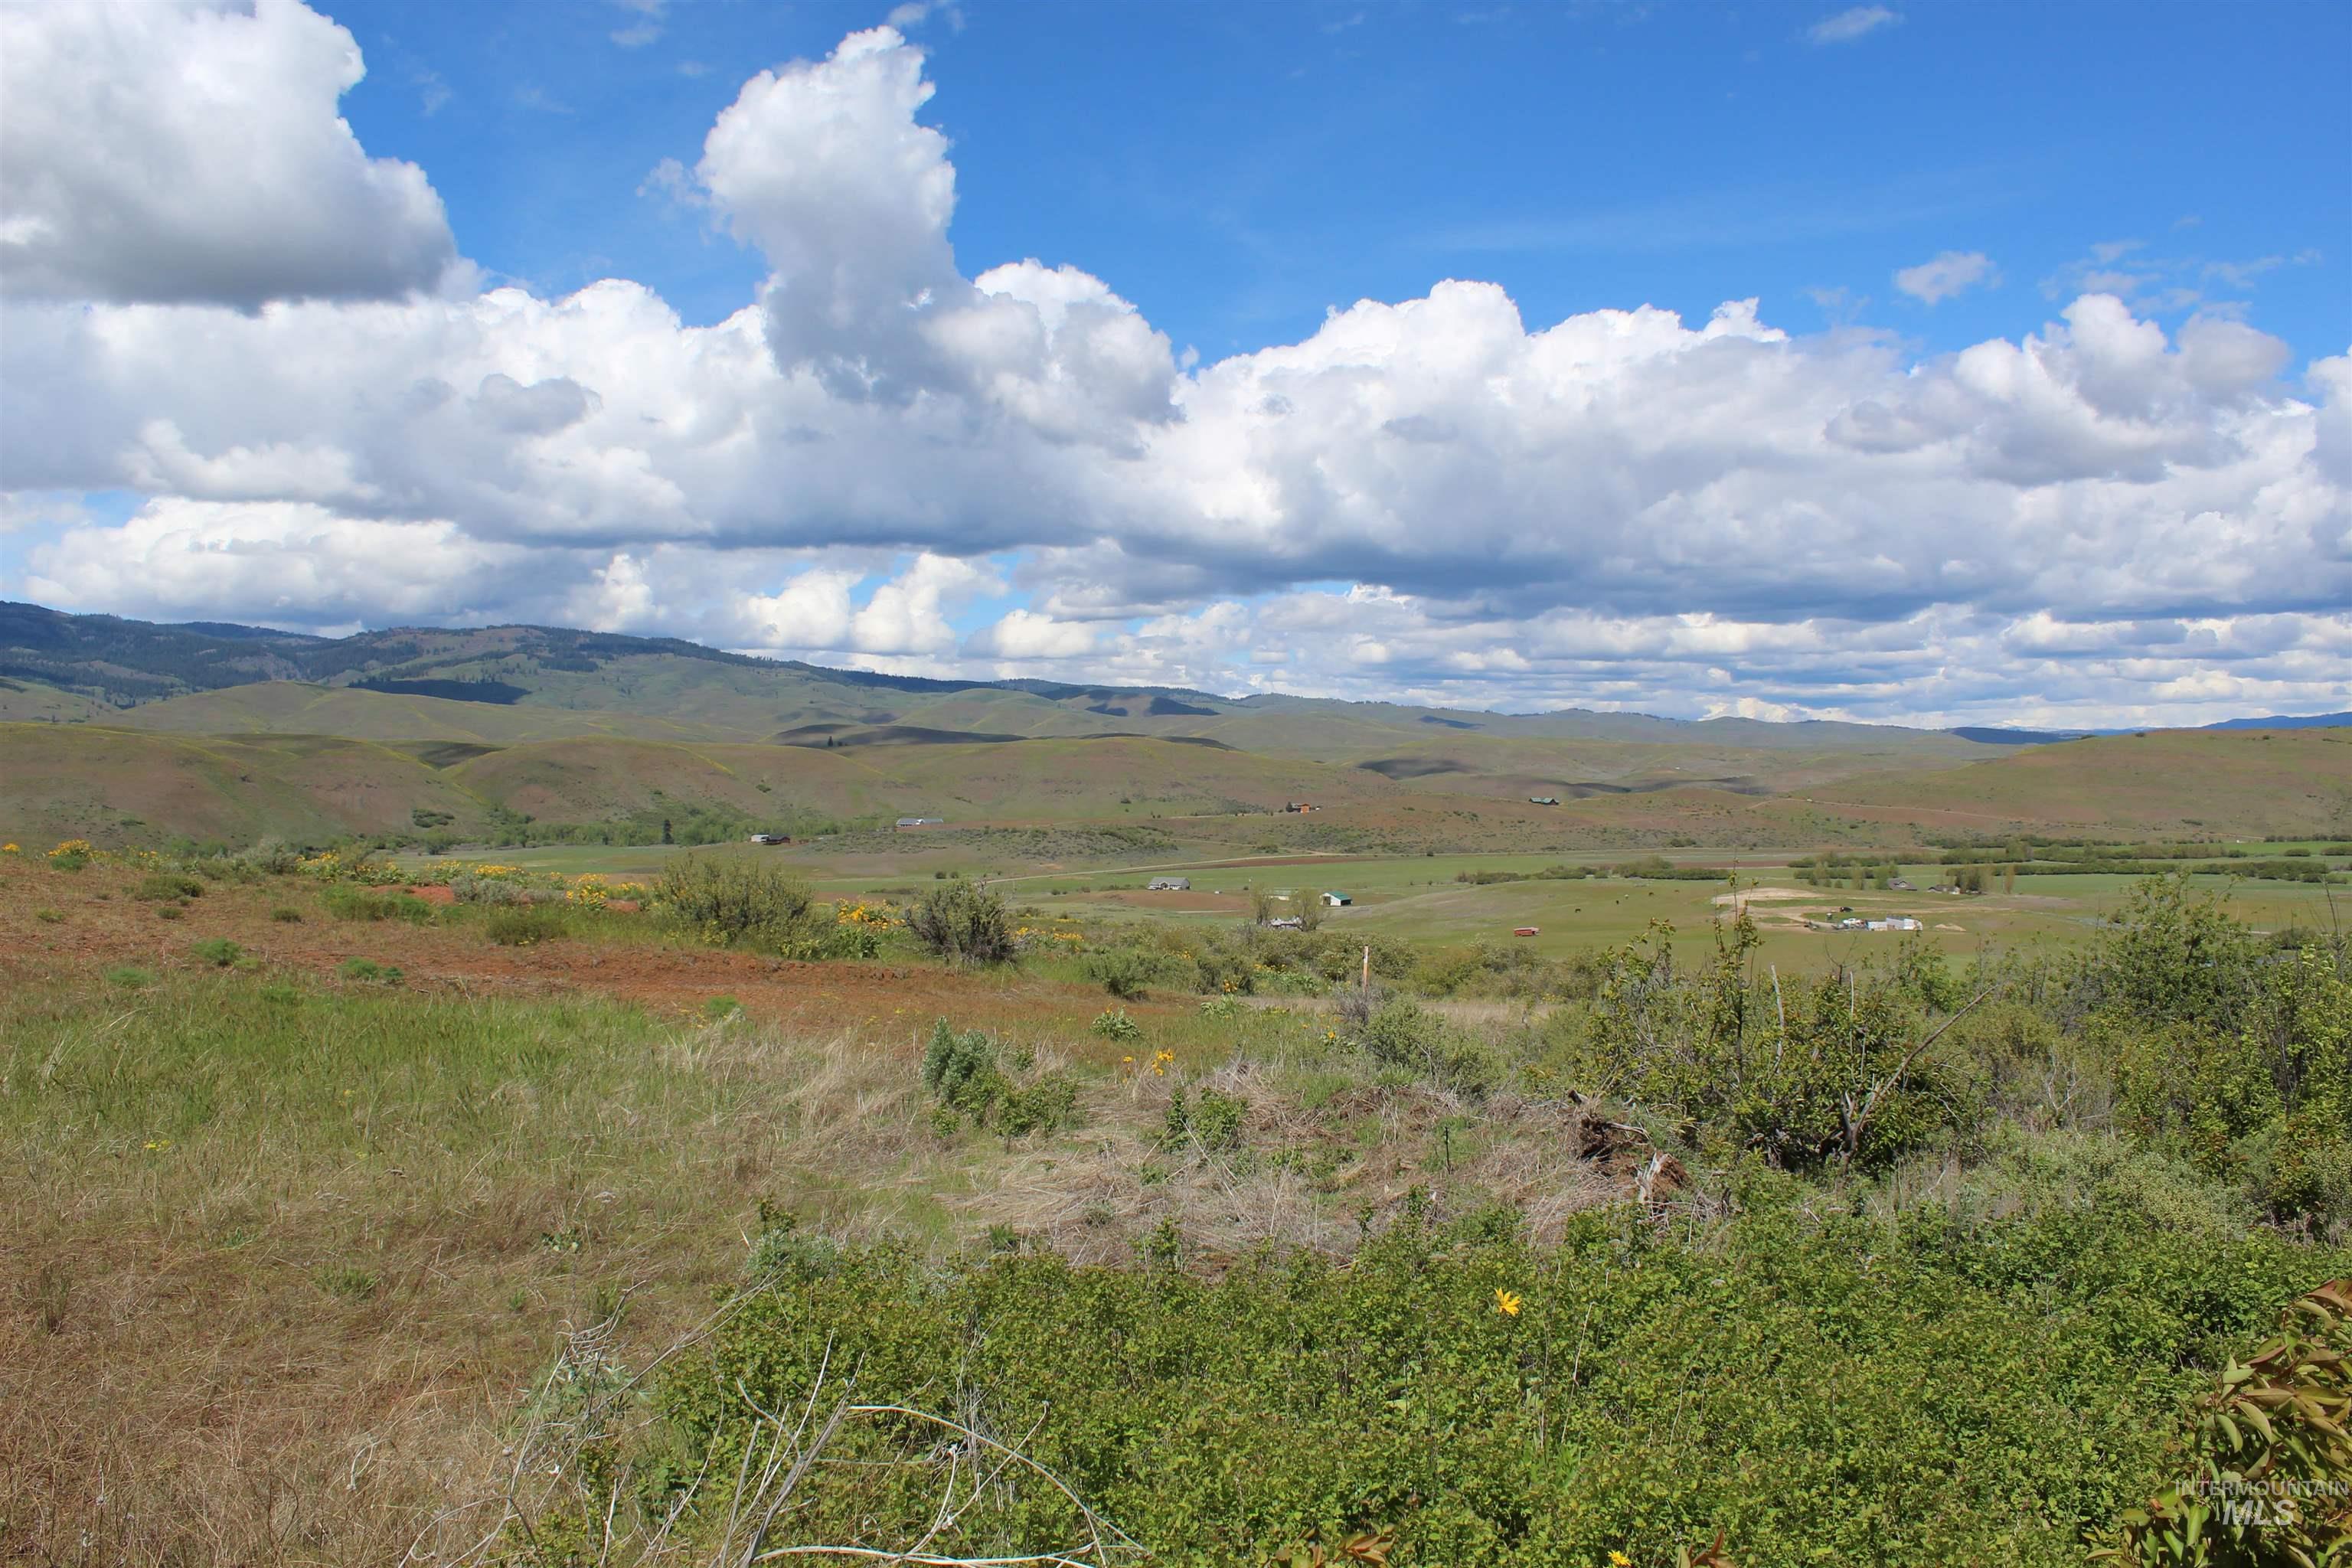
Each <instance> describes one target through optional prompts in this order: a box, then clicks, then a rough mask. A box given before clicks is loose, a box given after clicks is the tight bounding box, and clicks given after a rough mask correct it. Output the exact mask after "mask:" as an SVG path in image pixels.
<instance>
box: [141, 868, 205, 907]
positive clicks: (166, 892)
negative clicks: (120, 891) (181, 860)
mask: <svg viewBox="0 0 2352 1568" xmlns="http://www.w3.org/2000/svg"><path fill="white" fill-rule="evenodd" d="M204 891H205V883H204V879H203V878H201V877H191V876H189V875H188V874H187V873H185V872H184V871H150V872H149V873H148V874H147V875H145V876H144V877H142V878H140V879H139V885H138V886H137V887H136V888H133V889H131V897H132V898H134V899H147V900H167V899H195V898H201V897H203V896H204Z"/></svg>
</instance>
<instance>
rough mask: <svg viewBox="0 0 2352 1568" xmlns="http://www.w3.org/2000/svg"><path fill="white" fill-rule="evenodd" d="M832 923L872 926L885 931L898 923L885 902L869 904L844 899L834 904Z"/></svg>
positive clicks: (862, 901) (863, 901)
mask: <svg viewBox="0 0 2352 1568" xmlns="http://www.w3.org/2000/svg"><path fill="white" fill-rule="evenodd" d="M833 923H834V924H835V925H845V926H874V927H877V929H879V930H882V931H887V930H889V929H890V928H891V927H892V926H895V925H897V924H898V917H897V916H896V915H894V914H892V913H891V911H890V909H889V906H887V904H869V903H867V902H866V901H865V900H862V899H861V900H857V901H856V903H852V902H850V901H849V900H846V899H844V900H842V901H841V902H840V903H838V904H836V905H835V906H834V916H833Z"/></svg>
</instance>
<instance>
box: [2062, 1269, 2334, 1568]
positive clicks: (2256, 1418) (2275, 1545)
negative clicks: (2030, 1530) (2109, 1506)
mask: <svg viewBox="0 0 2352 1568" xmlns="http://www.w3.org/2000/svg"><path fill="white" fill-rule="evenodd" d="M2173 1469H2174V1473H2175V1474H2177V1475H2181V1476H2184V1477H2185V1478H2186V1479H2183V1480H2181V1481H2180V1482H2179V1483H2178V1484H2176V1485H2174V1486H2171V1487H2168V1488H2167V1489H2165V1490H2164V1491H2162V1492H2160V1493H2158V1495H2156V1496H2155V1497H2152V1498H2150V1499H2149V1500H2147V1502H2146V1503H2145V1504H2142V1505H2139V1506H2137V1507H2134V1508H2129V1509H2126V1510H2124V1512H2123V1514H2122V1515H2121V1517H2120V1519H2119V1520H2118V1521H2117V1524H2116V1529H2115V1531H2113V1532H2112V1533H2111V1534H2108V1535H2107V1536H2106V1537H2105V1542H2104V1543H2103V1545H2102V1546H2101V1548H2100V1549H2099V1550H2097V1551H2095V1552H2092V1553H2091V1561H2092V1562H2094V1563H2114V1564H2116V1565H2117V1568H2205V1565H2218V1564H2224V1563H2247V1564H2267V1563H2283V1564H2284V1563H2300V1564H2316V1563H2336V1562H2339V1561H2341V1560H2342V1553H2343V1552H2344V1551H2345V1549H2346V1548H2347V1546H2352V1278H2347V1279H2336V1280H2332V1281H2330V1282H2329V1283H2327V1284H2326V1285H2323V1286H2321V1287H2320V1288H2319V1289H2316V1290H2314V1291H2312V1292H2310V1293H2309V1294H2307V1295H2305V1296H2303V1297H2302V1298H2300V1299H2298V1300H2295V1301H2293V1302H2291V1303H2289V1304H2288V1307H2287V1310H2285V1311H2284V1313H2282V1314H2281V1318H2280V1323H2279V1333H2278V1337H2277V1338H2275V1339H2273V1340H2272V1341H2271V1342H2269V1343H2267V1344H2264V1345H2263V1346H2262V1347H2261V1348H2260V1349H2259V1350H2257V1351H2255V1352H2254V1353H2253V1354H2252V1355H2250V1356H2248V1357H2247V1358H2246V1359H2245V1362H2244V1363H2243V1364H2241V1363H2239V1361H2238V1360H2237V1358H2236V1357H2234V1356H2232V1357H2231V1360H2230V1363H2229V1364H2228V1365H2227V1366H2226V1367H2224V1368H2223V1369H2222V1371H2221V1376H2220V1377H2219V1378H2217V1379H2216V1380H2215V1383H2214V1386H2213V1387H2212V1389H2211V1390H2210V1392H2208V1393H2207V1394H2205V1395H2204V1397H2202V1398H2201V1399H2200V1400H2199V1401H2198V1402H2197V1403H2196V1405H2194V1406H2192V1408H2191V1412H2190V1419H2189V1427H2188V1431H2187V1433H2186V1435H2185V1436H2184V1437H2183V1439H2182V1440H2181V1441H2180V1443H2179V1446H2178V1452H2177V1455H2176V1457H2175V1458H2174V1465H2173Z"/></svg>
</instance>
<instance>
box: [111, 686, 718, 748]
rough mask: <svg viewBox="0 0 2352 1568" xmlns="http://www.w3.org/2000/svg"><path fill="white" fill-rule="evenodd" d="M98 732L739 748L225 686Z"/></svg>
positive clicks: (549, 717)
mask: <svg viewBox="0 0 2352 1568" xmlns="http://www.w3.org/2000/svg"><path fill="white" fill-rule="evenodd" d="M107 722H109V723H110V724H112V725H114V726H116V727H118V728H121V729H129V730H161V731H171V732H173V733H175V734H188V735H240V734H261V733H278V734H293V735H344V736H348V737H350V738H352V739H353V740H362V741H472V742H480V743H483V744H488V745H499V746H507V745H514V744H516V743H518V742H525V741H549V740H555V739H559V738H562V737H568V736H572V735H611V736H633V737H639V738H644V739H656V740H677V741H703V740H712V741H715V740H728V739H741V738H744V737H742V736H740V735H738V734H737V733H736V732H735V731H731V730H729V729H726V728H724V727H720V726H714V725H709V724H698V723H694V722H691V721H685V720H678V719H670V718H664V717H661V716H659V715H656V714H648V713H621V712H607V711H601V710H600V711H590V712H575V711H572V710H562V709H550V708H545V707H541V706H539V705H537V704H531V705H528V706H526V705H523V704H520V703H517V704H499V703H492V702H457V701H451V700H448V699H446V698H441V697H419V696H415V695H413V694H409V693H394V692H383V691H368V690H363V689H359V688H357V687H348V686H313V685H310V684H307V683H304V682H300V681H291V680H276V681H268V682H264V683H261V684H258V685H254V686H232V687H228V688H226V689H222V690H218V691H203V692H195V693H192V694H190V695H188V696H184V697H174V698H170V699H167V700H164V701H162V702H149V703H142V704H141V705H140V706H139V707H136V708H132V709H130V710H126V711H122V712H113V713H110V716H109V718H108V720H107Z"/></svg>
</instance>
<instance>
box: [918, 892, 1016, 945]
mask: <svg viewBox="0 0 2352 1568" xmlns="http://www.w3.org/2000/svg"><path fill="white" fill-rule="evenodd" d="M907 930H908V931H909V932H910V933H912V935H913V936H914V938H915V940H916V941H918V942H921V943H922V944H923V945H924V946H925V947H926V948H928V949H929V950H930V951H931V952H934V953H936V954H938V955H939V956H940V957H941V958H944V959H947V960H949V961H950V962H951V963H1006V962H1009V961H1010V960H1011V959H1012V958H1013V955H1014V954H1015V953H1016V952H1018V951H1019V949H1020V943H1019V941H1018V939H1016V938H1015V937H1014V936H1013V917H1012V915H1011V913H1010V912H1009V911H1008V910H1006V909H1005V907H1004V900H1003V898H1001V897H999V896H998V895H997V894H994V893H991V892H987V891H984V890H983V889H980V888H977V887H974V886H973V885H972V884H971V883H970V882H966V881H963V880H961V879H957V880H955V881H951V882H949V883H948V884H947V885H946V886H944V887H940V888H934V889H931V890H930V891H929V892H928V893H926V894H924V895H923V900H922V901H921V902H920V903H919V904H917V905H916V906H915V908H914V910H913V911H912V912H910V913H909V914H908V917H907Z"/></svg>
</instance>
